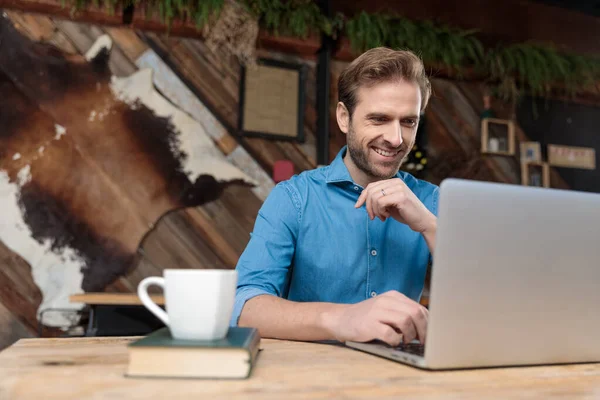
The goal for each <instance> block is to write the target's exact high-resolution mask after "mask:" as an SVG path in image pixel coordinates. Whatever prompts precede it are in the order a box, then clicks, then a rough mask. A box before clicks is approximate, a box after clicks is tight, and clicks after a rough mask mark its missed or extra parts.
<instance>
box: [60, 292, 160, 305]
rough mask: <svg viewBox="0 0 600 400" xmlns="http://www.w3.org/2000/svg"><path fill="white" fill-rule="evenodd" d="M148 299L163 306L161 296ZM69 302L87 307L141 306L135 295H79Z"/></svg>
mask: <svg viewBox="0 0 600 400" xmlns="http://www.w3.org/2000/svg"><path fill="white" fill-rule="evenodd" d="M150 298H151V299H152V300H153V301H154V302H155V303H156V304H158V305H159V306H164V305H165V297H164V296H163V295H150ZM69 301H70V302H71V303H85V304H89V305H121V306H140V305H142V302H141V300H140V298H139V297H138V295H137V294H136V293H79V294H73V295H71V296H70V297H69Z"/></svg>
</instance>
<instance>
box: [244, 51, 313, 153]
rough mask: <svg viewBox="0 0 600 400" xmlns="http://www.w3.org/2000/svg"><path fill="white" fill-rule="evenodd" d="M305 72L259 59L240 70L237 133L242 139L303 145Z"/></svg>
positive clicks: (295, 66) (302, 69)
mask: <svg viewBox="0 0 600 400" xmlns="http://www.w3.org/2000/svg"><path fill="white" fill-rule="evenodd" d="M305 81H306V68H305V66H304V65H303V64H291V63H287V62H282V61H277V60H269V59H259V60H258V61H257V65H255V66H248V67H245V66H242V69H241V77H240V92H239V95H240V98H239V116H238V117H239V118H238V129H239V132H240V134H241V135H242V136H249V137H262V138H266V139H277V140H291V141H297V142H304V104H305V89H304V86H305Z"/></svg>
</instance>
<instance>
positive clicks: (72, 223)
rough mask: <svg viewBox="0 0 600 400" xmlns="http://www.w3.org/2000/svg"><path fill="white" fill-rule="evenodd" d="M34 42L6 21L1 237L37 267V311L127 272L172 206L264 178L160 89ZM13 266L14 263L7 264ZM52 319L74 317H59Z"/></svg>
mask: <svg viewBox="0 0 600 400" xmlns="http://www.w3.org/2000/svg"><path fill="white" fill-rule="evenodd" d="M109 48H110V42H107V43H103V42H99V43H98V46H96V47H95V49H94V51H92V53H88V55H87V56H86V57H83V56H73V55H66V54H63V53H61V52H60V51H59V50H58V49H56V48H54V47H51V46H49V45H45V44H39V43H35V42H31V41H30V40H29V39H28V38H26V37H24V36H22V35H21V34H20V33H19V32H18V31H16V30H15V29H14V27H13V26H12V25H11V23H10V21H8V20H7V19H6V18H3V17H0V210H1V217H0V240H1V241H2V242H3V243H4V244H5V245H6V246H7V247H8V248H9V249H11V250H12V251H13V252H15V253H16V254H18V255H19V256H20V257H22V258H23V259H24V260H26V261H27V262H28V263H29V265H30V266H31V274H32V275H33V280H34V282H35V283H36V285H37V286H38V287H39V289H40V290H41V293H42V296H43V300H42V303H41V305H40V306H39V308H38V311H41V310H44V309H48V308H71V309H72V308H76V307H77V306H75V305H73V304H70V303H69V296H70V295H72V294H74V293H81V292H84V291H86V292H87V291H100V290H102V289H103V288H104V287H106V286H107V285H108V284H109V283H111V282H112V281H114V280H115V279H116V278H117V277H119V276H121V275H124V274H125V273H126V272H127V270H128V268H129V267H130V266H131V265H132V262H133V261H134V259H135V257H136V251H137V249H138V246H139V244H140V241H141V240H142V238H143V237H144V235H145V234H146V233H147V232H148V231H149V230H150V229H152V227H153V226H154V224H155V223H156V222H157V221H158V220H159V218H160V217H161V216H162V215H164V214H165V213H167V212H169V211H172V210H175V209H178V208H181V207H193V206H198V205H201V204H203V203H206V202H209V201H212V200H214V199H216V198H218V196H219V195H220V193H221V192H222V190H223V189H224V187H225V186H226V185H228V184H231V183H241V184H249V185H252V184H255V182H254V181H253V180H252V179H251V178H249V177H248V176H247V175H246V174H244V173H243V172H242V171H240V170H239V169H237V168H236V167H234V166H233V165H231V164H230V163H228V162H227V160H226V159H225V158H224V157H223V155H222V153H220V152H219V150H218V149H217V148H216V147H215V146H214V144H213V142H212V141H211V139H210V138H209V137H207V136H206V135H205V134H204V133H203V131H202V129H201V128H200V127H199V124H198V123H197V122H196V121H195V120H193V119H192V118H191V117H189V116H188V115H187V114H185V113H184V112H182V111H180V110H179V109H177V108H176V107H174V106H173V105H172V104H171V103H170V102H168V101H167V100H166V99H164V98H163V97H162V96H161V95H160V94H159V93H158V92H157V91H156V90H155V89H154V87H153V84H152V71H151V70H142V71H139V72H137V73H136V74H134V75H132V76H130V77H128V78H121V79H119V78H116V77H113V76H111V74H110V71H109V69H108V66H107V59H108V57H107V56H108V50H109ZM0 267H1V268H4V266H0ZM52 315H53V316H52V317H48V318H46V317H45V318H44V322H45V324H47V325H49V326H55V327H61V326H66V325H68V324H69V323H70V321H69V319H68V318H67V317H66V316H65V315H61V314H60V313H58V314H54V313H53V314H52Z"/></svg>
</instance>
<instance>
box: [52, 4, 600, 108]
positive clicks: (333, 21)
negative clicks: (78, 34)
mask: <svg viewBox="0 0 600 400" xmlns="http://www.w3.org/2000/svg"><path fill="white" fill-rule="evenodd" d="M61 1H62V2H63V5H65V6H66V4H69V5H70V6H71V7H72V9H73V10H78V9H83V8H85V7H87V6H89V5H90V4H93V5H94V6H97V7H100V6H103V7H105V8H106V9H107V10H108V11H109V12H111V13H114V12H115V10H119V9H123V8H124V7H126V6H127V5H129V4H134V5H135V6H138V5H139V6H142V7H144V8H145V9H146V10H147V11H149V13H151V14H152V13H157V14H158V15H160V17H161V18H162V19H163V21H165V22H166V23H167V24H168V25H170V23H171V21H173V20H174V19H182V20H190V21H193V22H194V23H195V24H196V26H197V27H198V28H201V27H202V26H204V24H206V23H207V22H208V21H210V20H211V19H213V18H215V17H218V15H219V12H220V11H221V9H222V8H223V6H224V2H225V0H61ZM238 1H239V2H240V4H243V5H245V6H246V7H247V9H248V10H249V11H250V12H251V13H252V14H253V15H255V16H256V17H257V18H258V20H259V23H260V26H261V27H263V28H264V29H267V30H269V31H270V32H272V33H274V34H276V35H280V34H281V35H289V36H293V37H299V38H306V37H307V36H308V35H310V34H325V35H329V36H332V37H334V38H335V37H338V36H339V35H341V34H344V35H346V36H347V37H348V39H349V40H350V44H351V46H352V50H353V51H354V52H356V53H357V54H358V53H360V52H362V51H364V50H367V49H369V48H373V47H377V46H388V47H391V48H396V49H410V50H412V51H414V52H416V53H417V54H419V55H420V56H421V57H422V58H423V61H424V62H425V63H426V64H428V65H431V66H434V67H435V66H439V67H444V68H446V69H448V70H450V71H452V72H454V73H455V74H456V75H457V76H458V77H460V76H461V73H462V72H463V71H464V69H465V68H472V69H474V70H475V71H477V72H479V73H480V74H482V76H484V77H485V79H486V80H487V81H488V83H489V84H490V85H491V86H493V87H494V88H495V93H496V94H497V95H499V96H500V97H501V98H503V99H505V100H510V101H513V100H515V99H517V98H518V97H519V94H520V93H522V92H523V91H525V90H526V91H529V92H530V93H531V94H533V95H538V96H546V95H548V94H549V93H550V90H551V89H555V88H556V87H559V88H562V89H564V90H565V91H567V92H568V93H570V94H574V93H575V92H576V91H577V90H579V89H581V88H582V87H585V86H587V85H589V84H592V83H594V82H597V81H598V80H600V59H599V58H597V57H589V56H583V55H575V54H566V53H564V52H560V51H558V50H557V49H555V48H553V47H551V46H543V45H538V44H530V43H519V44H514V45H509V46H498V47H496V48H491V49H484V47H483V44H482V43H481V41H479V39H478V38H477V37H476V36H475V34H476V31H474V30H470V31H464V30H459V29H455V28H451V27H448V26H443V25H438V24H435V23H433V22H431V21H424V22H415V21H411V20H409V19H406V18H403V17H401V16H399V15H394V14H382V13H366V12H361V13H359V14H357V15H355V16H352V17H350V18H347V17H345V16H343V15H340V14H338V15H335V16H334V17H333V18H327V17H325V16H323V15H322V14H321V12H320V9H319V7H318V5H317V4H316V2H315V1H313V0H238Z"/></svg>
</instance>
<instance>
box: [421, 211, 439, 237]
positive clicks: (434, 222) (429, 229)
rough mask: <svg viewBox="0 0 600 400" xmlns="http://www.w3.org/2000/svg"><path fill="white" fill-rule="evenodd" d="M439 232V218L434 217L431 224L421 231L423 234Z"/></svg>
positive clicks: (430, 221)
mask: <svg viewBox="0 0 600 400" xmlns="http://www.w3.org/2000/svg"><path fill="white" fill-rule="evenodd" d="M436 231H437V218H436V217H435V216H434V215H432V216H431V219H430V220H429V222H428V223H427V224H426V225H425V227H424V229H423V230H422V231H421V233H422V234H424V235H425V234H429V233H435V232H436Z"/></svg>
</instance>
